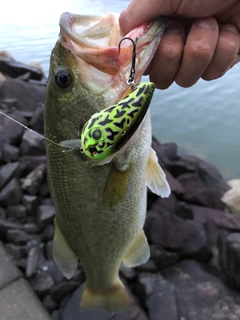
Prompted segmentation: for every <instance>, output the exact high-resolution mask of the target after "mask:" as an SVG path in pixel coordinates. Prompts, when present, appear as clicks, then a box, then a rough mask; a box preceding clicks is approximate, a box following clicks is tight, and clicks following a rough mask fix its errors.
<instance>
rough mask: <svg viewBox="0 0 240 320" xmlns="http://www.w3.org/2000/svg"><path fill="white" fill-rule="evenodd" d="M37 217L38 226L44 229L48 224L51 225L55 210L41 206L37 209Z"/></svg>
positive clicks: (47, 206) (51, 207)
mask: <svg viewBox="0 0 240 320" xmlns="http://www.w3.org/2000/svg"><path fill="white" fill-rule="evenodd" d="M37 215H38V218H37V221H38V224H39V226H40V227H46V226H47V225H48V224H50V223H53V219H54V217H55V208H54V206H51V205H41V206H39V207H38V212H37Z"/></svg>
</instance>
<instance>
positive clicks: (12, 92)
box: [0, 54, 240, 320]
mask: <svg viewBox="0 0 240 320" xmlns="http://www.w3.org/2000/svg"><path fill="white" fill-rule="evenodd" d="M0 72H1V73H0V109H1V110H2V111H3V112H5V113H6V114H8V115H10V116H11V117H13V118H14V119H16V120H17V121H19V122H21V123H23V124H24V125H27V126H28V127H30V128H31V129H33V130H36V131H38V132H39V133H43V112H44V96H45V91H46V78H45V77H44V75H43V73H42V71H41V70H39V69H37V68H36V67H33V66H27V65H23V64H21V63H18V62H16V61H15V60H13V59H12V58H10V57H8V56H7V55H6V54H5V55H0ZM153 148H154V149H155V150H156V152H157V155H158V158H159V162H160V163H161V165H162V167H163V169H164V171H165V172H166V174H167V178H168V181H169V184H170V186H171V190H172V193H171V196H170V197H169V198H168V199H161V198H159V197H157V196H155V195H153V194H152V193H150V192H149V193H148V211H147V218H146V223H145V232H146V235H147V238H148V241H149V244H150V248H151V258H150V260H149V261H148V262H147V263H146V264H144V265H142V266H140V267H138V268H134V269H128V268H125V267H122V268H121V277H122V279H123V281H124V283H125V284H126V286H127V288H128V289H129V292H130V294H131V295H132V297H133V300H134V304H133V306H132V307H131V308H130V309H128V310H126V311H125V312H123V313H120V314H115V315H110V314H109V313H107V312H105V311H79V308H78V307H79V299H80V294H81V291H82V284H83V282H84V273H83V270H82V268H81V264H80V263H79V268H78V271H77V273H76V274H75V276H74V277H73V279H71V280H66V279H65V278H64V277H63V275H62V274H61V272H60V271H59V269H58V268H57V266H56V264H55V263H54V261H53V258H52V238H53V232H54V226H53V219H54V215H55V209H54V205H53V203H52V201H51V199H50V194H49V189H48V185H47V175H46V166H47V162H46V154H45V141H44V139H43V138H41V137H39V136H36V135H34V134H33V133H32V132H30V131H27V130H25V129H24V128H23V127H21V126H20V125H19V124H17V123H14V122H13V121H11V120H9V119H8V118H6V117H4V116H2V115H0V241H2V242H3V244H4V246H5V248H6V250H7V251H8V253H9V254H10V255H11V257H12V259H13V261H14V262H15V264H16V265H17V266H18V268H19V269H20V270H21V272H22V273H23V274H24V276H25V277H26V279H27V280H28V282H29V283H30V285H31V287H32V288H33V290H34V291H35V293H36V294H37V296H38V297H39V299H40V300H41V301H42V303H43V305H44V306H45V308H46V309H47V311H48V312H49V314H50V315H51V316H52V319H55V320H68V319H72V320H75V319H82V320H84V319H86V320H87V319H91V320H94V319H96V320H108V319H114V320H121V319H124V320H125V319H129V320H131V319H138V320H146V319H150V320H155V319H158V320H160V319H164V320H188V319H189V320H211V319H226V320H235V319H236V320H237V319H240V304H239V301H240V299H239V298H240V295H239V289H240V275H239V265H240V217H239V216H238V215H234V214H232V213H231V211H230V209H229V208H227V207H226V205H225V204H224V203H223V202H222V201H221V197H222V196H223V194H224V193H225V192H226V191H227V190H228V189H229V186H228V184H227V183H226V182H225V181H224V179H223V178H222V177H221V175H220V173H219V172H218V170H217V169H216V168H215V167H214V166H212V165H210V164H208V163H206V162H204V161H203V160H201V159H198V158H196V157H194V156H190V155H185V156H180V155H179V154H178V147H177V145H176V144H175V143H167V144H161V143H159V142H158V141H157V140H156V139H153Z"/></svg>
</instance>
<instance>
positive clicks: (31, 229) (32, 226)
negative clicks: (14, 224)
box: [23, 223, 40, 234]
mask: <svg viewBox="0 0 240 320" xmlns="http://www.w3.org/2000/svg"><path fill="white" fill-rule="evenodd" d="M23 230H24V231H25V232H27V233H29V234H36V233H39V232H40V228H39V227H38V225H37V224H36V223H25V224H24V226H23Z"/></svg>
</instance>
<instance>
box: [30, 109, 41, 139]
mask: <svg viewBox="0 0 240 320" xmlns="http://www.w3.org/2000/svg"><path fill="white" fill-rule="evenodd" d="M43 118H44V104H43V103H38V105H37V108H36V110H35V112H34V114H33V116H32V119H31V121H30V122H29V125H30V127H31V128H32V129H33V130H35V131H37V132H39V133H41V134H43V133H44V130H43Z"/></svg>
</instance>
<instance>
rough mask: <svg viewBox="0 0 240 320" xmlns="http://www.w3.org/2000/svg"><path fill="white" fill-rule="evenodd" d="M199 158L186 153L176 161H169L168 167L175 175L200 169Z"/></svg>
mask: <svg viewBox="0 0 240 320" xmlns="http://www.w3.org/2000/svg"><path fill="white" fill-rule="evenodd" d="M196 159H197V158H195V157H192V156H189V155H186V156H182V157H180V156H179V157H178V159H177V160H175V161H169V162H168V164H167V169H168V170H169V171H170V172H171V174H172V175H173V176H174V177H178V176H180V175H182V174H185V173H193V172H195V171H196V170H197V169H198V162H197V161H196Z"/></svg>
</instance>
